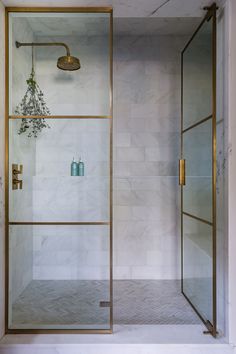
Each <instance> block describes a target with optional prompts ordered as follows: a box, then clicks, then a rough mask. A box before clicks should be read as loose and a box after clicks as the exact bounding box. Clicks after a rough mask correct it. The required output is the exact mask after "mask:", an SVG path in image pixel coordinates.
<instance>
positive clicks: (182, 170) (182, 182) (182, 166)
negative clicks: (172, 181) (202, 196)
mask: <svg viewBox="0 0 236 354" xmlns="http://www.w3.org/2000/svg"><path fill="white" fill-rule="evenodd" d="M179 185H180V186H185V160H184V159H181V160H179Z"/></svg>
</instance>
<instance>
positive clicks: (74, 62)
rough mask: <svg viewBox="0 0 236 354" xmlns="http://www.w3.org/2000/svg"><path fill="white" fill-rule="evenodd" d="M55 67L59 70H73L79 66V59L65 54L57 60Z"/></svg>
mask: <svg viewBox="0 0 236 354" xmlns="http://www.w3.org/2000/svg"><path fill="white" fill-rule="evenodd" d="M57 67H58V68H59V69H61V70H68V71H74V70H78V69H79V68H80V61H79V59H78V58H76V57H72V56H71V55H65V56H64V57H60V58H58V60H57Z"/></svg>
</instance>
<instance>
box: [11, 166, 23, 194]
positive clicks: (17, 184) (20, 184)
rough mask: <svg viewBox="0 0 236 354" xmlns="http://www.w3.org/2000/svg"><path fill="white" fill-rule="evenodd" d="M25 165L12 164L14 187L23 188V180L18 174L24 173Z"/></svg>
mask: <svg viewBox="0 0 236 354" xmlns="http://www.w3.org/2000/svg"><path fill="white" fill-rule="evenodd" d="M22 173H23V165H17V164H12V189H13V190H15V189H22V187H23V181H22V180H20V179H19V178H18V175H22Z"/></svg>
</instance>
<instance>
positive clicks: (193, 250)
mask: <svg viewBox="0 0 236 354" xmlns="http://www.w3.org/2000/svg"><path fill="white" fill-rule="evenodd" d="M183 291H184V293H185V295H186V296H187V297H188V299H189V300H190V301H191V303H192V304H193V305H194V307H195V308H196V310H197V311H198V312H199V314H200V315H201V316H202V317H203V319H205V320H209V321H210V322H211V323H212V226H210V225H207V224H205V223H203V222H200V221H198V220H195V219H192V218H190V217H188V216H185V215H184V216H183Z"/></svg>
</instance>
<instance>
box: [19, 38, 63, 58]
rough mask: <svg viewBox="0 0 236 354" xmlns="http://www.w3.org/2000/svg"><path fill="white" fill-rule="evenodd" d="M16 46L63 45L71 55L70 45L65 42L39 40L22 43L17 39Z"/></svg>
mask: <svg viewBox="0 0 236 354" xmlns="http://www.w3.org/2000/svg"><path fill="white" fill-rule="evenodd" d="M15 43H16V48H20V47H44V46H48V47H49V46H50V47H51V46H62V47H64V48H65V49H66V55H67V56H68V57H69V56H70V49H69V47H68V45H66V44H65V43H63V42H52V43H47V42H46V43H44V42H41V43H37V42H31V43H21V42H18V41H16V42H15Z"/></svg>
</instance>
